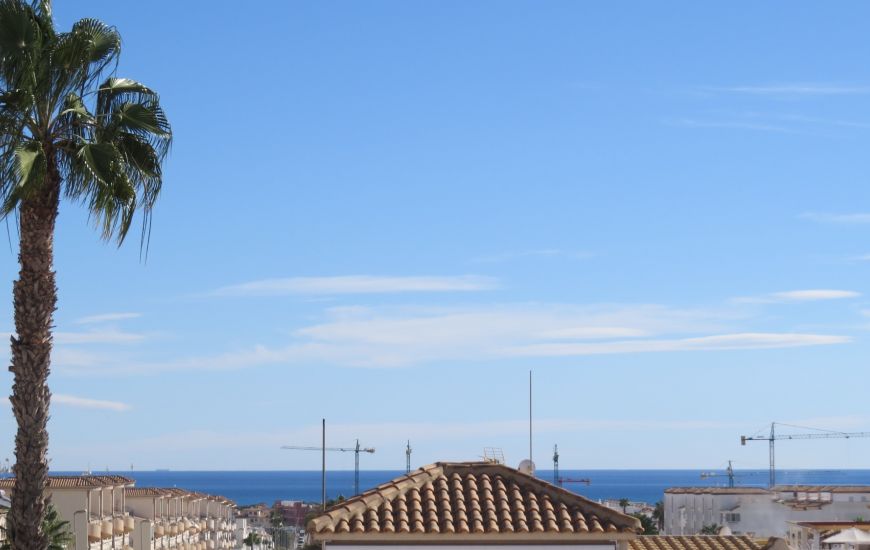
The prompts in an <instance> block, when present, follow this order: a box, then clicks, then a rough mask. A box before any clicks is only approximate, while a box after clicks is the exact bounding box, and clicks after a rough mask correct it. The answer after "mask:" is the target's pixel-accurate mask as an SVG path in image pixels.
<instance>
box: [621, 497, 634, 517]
mask: <svg viewBox="0 0 870 550" xmlns="http://www.w3.org/2000/svg"><path fill="white" fill-rule="evenodd" d="M629 504H631V501H630V500H628V499H627V498H621V499H619V506H620V507H621V508H622V513H623V514H625V513H626V510H627V509H628V505H629Z"/></svg>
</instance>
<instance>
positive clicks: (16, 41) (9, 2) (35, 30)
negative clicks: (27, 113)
mask: <svg viewBox="0 0 870 550" xmlns="http://www.w3.org/2000/svg"><path fill="white" fill-rule="evenodd" d="M42 46H43V42H42V30H41V25H40V24H39V21H38V18H37V15H36V14H35V13H34V11H33V8H31V7H30V6H28V5H27V4H25V3H24V2H20V1H18V0H0V78H2V79H3V81H4V82H5V83H6V85H7V87H8V88H24V89H32V88H34V87H35V86H36V82H37V71H36V70H35V65H36V63H35V62H36V60H37V59H38V58H39V57H40V53H41V50H42Z"/></svg>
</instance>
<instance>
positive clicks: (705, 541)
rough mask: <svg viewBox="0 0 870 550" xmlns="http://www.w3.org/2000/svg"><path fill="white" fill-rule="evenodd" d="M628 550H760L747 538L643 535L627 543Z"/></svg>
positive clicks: (760, 548) (753, 541)
mask: <svg viewBox="0 0 870 550" xmlns="http://www.w3.org/2000/svg"><path fill="white" fill-rule="evenodd" d="M629 550H762V546H760V545H759V544H758V543H756V541H755V540H753V539H752V538H750V537H747V536H720V535H695V536H682V535H680V536H676V535H675V536H670V535H644V536H640V537H637V538H636V539H633V540H631V541H629Z"/></svg>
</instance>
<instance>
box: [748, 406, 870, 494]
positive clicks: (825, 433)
mask: <svg viewBox="0 0 870 550" xmlns="http://www.w3.org/2000/svg"><path fill="white" fill-rule="evenodd" d="M777 426H787V427H789V428H798V429H800V430H815V431H816V433H802V434H777V433H776V427H777ZM853 437H870V432H838V431H834V430H822V429H819V428H807V427H805V426H792V425H791V424H783V423H782V422H771V423H770V435H769V436H767V435H741V436H740V444H741V445H746V442H747V441H767V442H768V443H769V445H770V482H769V483H770V487H774V486H775V485H776V461H775V459H774V456H775V454H776V452H775V451H776V447H775V443H776V441H777V440H781V439H851V438H853Z"/></svg>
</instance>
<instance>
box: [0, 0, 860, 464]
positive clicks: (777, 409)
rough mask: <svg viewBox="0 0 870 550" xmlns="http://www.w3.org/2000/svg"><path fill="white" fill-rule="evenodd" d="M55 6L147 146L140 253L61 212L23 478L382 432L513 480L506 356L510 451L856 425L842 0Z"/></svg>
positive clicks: (214, 458)
mask: <svg viewBox="0 0 870 550" xmlns="http://www.w3.org/2000/svg"><path fill="white" fill-rule="evenodd" d="M55 11H56V17H57V20H58V22H59V24H60V25H61V26H62V27H68V26H69V25H70V24H71V22H72V21H73V20H74V19H75V18H78V17H83V16H95V17H98V18H100V19H103V20H105V21H106V22H109V23H111V24H114V25H117V26H118V28H119V29H120V31H121V32H122V35H123V37H124V40H125V43H124V48H125V52H124V54H123V59H122V63H121V66H120V68H119V74H120V75H122V76H128V77H132V78H135V79H138V80H141V81H143V82H145V83H147V84H148V85H150V86H152V87H154V88H155V89H157V90H158V91H160V92H161V94H162V100H163V102H164V105H165V107H166V110H167V112H168V114H169V116H170V119H171V121H172V123H173V126H174V130H175V133H176V141H175V144H174V147H173V151H172V154H171V158H170V159H169V160H168V163H167V168H166V183H165V187H164V192H163V196H162V199H161V202H160V204H159V206H158V209H157V211H156V214H155V216H154V229H153V233H152V236H151V247H150V256H149V258H148V261H147V263H143V262H140V261H139V249H138V247H137V242H136V239H131V242H129V243H127V244H126V245H125V246H124V247H123V248H121V249H120V250H119V249H116V248H115V247H114V246H112V245H105V244H103V243H101V242H100V241H99V239H98V234H97V233H96V232H95V231H93V229H92V228H91V227H90V226H89V224H88V221H87V218H86V215H85V214H84V213H83V212H82V211H81V209H80V208H78V207H76V206H74V205H65V206H64V208H63V209H62V213H61V219H60V222H59V226H58V237H57V243H56V254H57V261H56V266H57V270H58V282H59V286H60V303H59V309H58V312H57V315H56V321H57V339H56V342H57V345H56V352H55V359H54V366H53V373H52V375H51V386H52V388H53V391H54V393H55V400H54V403H53V405H54V407H53V414H52V420H51V425H50V427H51V453H50V454H51V457H52V461H53V462H52V465H53V467H55V468H57V469H71V470H79V469H83V468H85V467H86V466H87V465H88V464H90V465H91V466H92V467H94V468H103V467H106V466H108V467H110V468H117V469H122V468H129V465H130V464H131V463H132V464H134V465H135V467H136V468H143V469H144V468H173V469H285V468H286V469H315V468H317V467H318V466H319V462H318V460H319V457H318V456H317V455H316V453H312V454H311V455H306V454H303V453H290V452H286V451H280V450H279V449H278V447H279V446H280V445H282V444H295V445H314V444H316V443H317V442H318V440H319V432H318V427H319V422H320V418H321V417H323V416H326V417H327V418H328V421H329V425H330V432H329V443H330V444H332V445H352V443H353V440H354V439H355V438H357V437H358V438H360V440H361V441H362V442H363V443H364V444H367V445H373V446H375V447H377V453H376V454H374V455H371V456H366V457H365V458H364V459H363V467H367V468H396V469H398V468H402V467H403V465H404V454H403V447H404V443H405V440H406V439H411V441H412V444H413V446H414V448H415V453H414V457H413V459H414V463H415V465H420V464H423V463H428V462H432V461H435V460H440V459H473V458H475V457H477V456H479V455H480V454H481V453H482V449H483V447H484V446H499V447H503V448H504V450H505V453H506V455H507V460H508V462H509V463H512V464H513V463H516V462H519V460H520V459H522V458H525V455H526V450H525V449H526V445H527V442H526V425H525V415H526V406H527V405H526V391H527V389H526V380H527V376H528V371H529V370H530V369H532V370H534V373H535V394H536V404H535V415H536V419H537V420H536V438H535V449H534V450H535V458H536V459H537V461H538V463H539V466H545V465H547V462H548V461H547V457H548V456H549V454H550V451H551V449H552V445H553V444H554V443H558V444H559V448H560V452H561V455H562V466H563V467H568V468H668V467H698V468H711V467H717V466H721V465H723V464H724V463H725V462H726V461H727V460H728V459H733V460H734V461H735V465H736V466H737V467H742V468H752V467H764V466H765V465H766V457H767V453H766V448H765V447H764V445H763V444H760V443H759V444H755V445H749V446H747V447H742V448H741V447H740V446H739V435H741V434H744V433H754V432H756V431H758V430H759V429H762V428H763V427H764V426H765V424H767V423H769V422H770V421H771V420H778V421H783V422H790V423H793V424H799V425H808V426H813V427H821V428H830V429H840V430H847V431H859V430H870V413H868V412H867V408H866V402H867V393H866V392H867V387H868V383H870V374H868V369H867V357H868V354H870V332H868V330H870V284H868V277H870V185H868V182H870V163H868V160H867V159H868V146H870V68H868V64H867V59H868V58H870V40H868V39H867V33H866V25H865V24H864V22H865V21H867V19H868V16H870V5H867V4H866V3H861V2H842V3H838V4H837V5H836V6H830V5H825V6H822V5H820V4H817V3H811V2H768V3H764V4H759V3H755V2H741V3H729V4H727V5H724V4H723V5H718V6H716V5H710V4H699V3H696V2H671V3H665V4H656V5H655V6H653V5H652V4H641V3H631V4H629V3H617V2H597V3H593V2H582V3H581V2H557V1H552V2H546V3H540V2H531V1H529V2H509V1H500V2H484V1H476V2H466V1H455V2H438V3H433V2H365V3H362V2H277V1H273V2H265V3H260V4H258V5H257V6H256V7H254V8H252V7H248V6H242V5H241V4H239V3H221V2H217V3H216V2H201V1H191V2H169V1H156V0H155V1H153V2H150V3H149V7H148V9H140V8H139V7H137V6H134V5H133V4H132V3H129V2H110V1H107V0H106V1H96V0H95V1H91V2H87V3H80V2H69V1H63V0H58V1H56V6H55ZM11 231H12V241H13V243H14V238H15V235H14V227H13V228H11ZM12 248H13V250H10V249H9V247H7V251H6V252H5V253H2V256H3V257H5V260H3V261H2V263H0V271H2V277H0V278H2V279H3V280H5V281H7V290H9V291H10V292H9V295H10V296H11V281H12V280H13V279H14V278H15V274H16V271H17V267H16V256H15V251H14V245H13V247H12ZM11 319H12V311H11V299H7V300H5V301H3V302H0V320H2V321H0V322H2V324H0V331H6V332H8V331H11V329H12V320H11ZM6 353H7V355H6V356H5V357H6V358H7V360H8V352H6ZM2 381H3V383H4V384H5V385H6V387H7V388H10V387H11V377H10V375H9V374H8V373H5V374H3V375H2ZM3 411H4V412H2V415H0V428H2V430H3V431H4V433H6V434H7V437H6V438H4V439H3V440H2V441H0V457H2V456H7V455H8V456H11V454H12V441H13V437H12V435H13V433H14V421H13V419H12V415H11V412H9V410H8V408H6V409H4V410H3ZM868 452H870V439H868V440H850V441H838V440H832V441H825V442H811V443H799V442H787V443H783V444H782V445H781V447H780V449H779V454H778V458H779V463H780V464H781V465H782V466H783V467H787V468H788V467H791V468H795V467H862V466H863V467H866V466H867V463H866V461H864V460H862V457H866V456H868ZM352 460H353V458H352V456H349V455H348V456H334V457H330V466H332V467H334V468H351V467H352V464H353V462H352Z"/></svg>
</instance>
